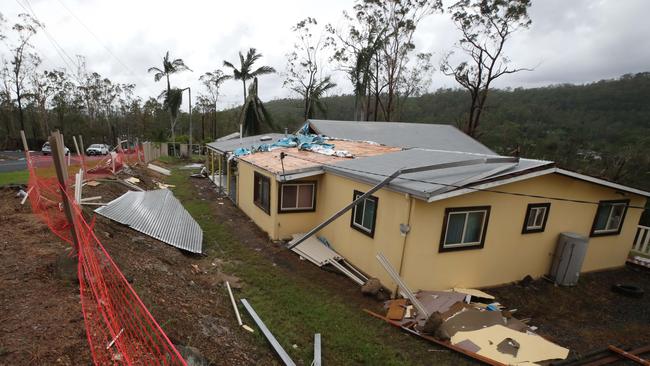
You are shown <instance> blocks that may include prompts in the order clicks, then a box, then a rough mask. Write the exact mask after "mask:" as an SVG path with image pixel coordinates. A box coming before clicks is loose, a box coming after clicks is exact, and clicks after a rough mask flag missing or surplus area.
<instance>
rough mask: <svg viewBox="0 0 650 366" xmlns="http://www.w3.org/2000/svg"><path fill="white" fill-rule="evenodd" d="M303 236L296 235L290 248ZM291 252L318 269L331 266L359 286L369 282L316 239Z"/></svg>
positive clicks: (311, 238) (306, 241)
mask: <svg viewBox="0 0 650 366" xmlns="http://www.w3.org/2000/svg"><path fill="white" fill-rule="evenodd" d="M303 235H305V234H294V235H293V239H292V240H291V241H290V242H289V244H288V246H289V247H291V246H292V245H293V243H294V242H296V241H297V240H300V239H301V238H302V237H303ZM291 250H292V251H294V252H295V253H297V254H298V255H299V256H300V257H302V258H305V259H307V260H308V261H310V262H312V263H313V264H315V265H317V266H318V267H322V266H324V265H326V264H331V265H332V266H333V267H334V268H336V269H338V270H339V271H340V272H341V273H343V274H344V275H346V276H348V277H349V278H350V279H351V280H353V281H354V282H356V283H357V284H358V285H359V286H362V285H364V284H365V283H366V282H367V281H368V278H367V277H366V276H365V275H364V274H363V273H361V272H359V271H358V270H357V269H356V268H354V267H353V266H352V265H350V264H349V263H348V262H347V261H346V260H345V258H343V257H342V256H341V255H339V254H338V253H337V252H335V251H334V250H332V249H331V248H329V247H327V246H326V245H325V244H323V243H322V242H321V241H320V240H318V239H316V238H314V237H309V238H308V239H307V240H305V241H303V242H302V243H300V244H299V245H297V246H295V247H293V248H291Z"/></svg>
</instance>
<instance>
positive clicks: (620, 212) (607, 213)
mask: <svg viewBox="0 0 650 366" xmlns="http://www.w3.org/2000/svg"><path fill="white" fill-rule="evenodd" d="M629 203H630V200H618V201H600V204H599V205H598V209H597V210H596V217H595V218H594V224H593V225H592V227H591V236H604V235H618V234H619V233H620V232H621V228H622V227H623V220H624V219H625V212H626V211H627V206H628V204H629Z"/></svg>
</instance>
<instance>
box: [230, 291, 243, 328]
mask: <svg viewBox="0 0 650 366" xmlns="http://www.w3.org/2000/svg"><path fill="white" fill-rule="evenodd" d="M226 288H227V289H228V295H229V296H230V302H231V303H232V308H233V309H234V310H235V315H236V316H237V323H239V326H240V327H241V326H243V325H244V323H243V322H242V321H241V316H240V315H239V309H238V308H237V303H236V302H235V297H234V296H233V295H232V289H231V288H230V283H229V282H228V281H226Z"/></svg>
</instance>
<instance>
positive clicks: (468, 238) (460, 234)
mask: <svg viewBox="0 0 650 366" xmlns="http://www.w3.org/2000/svg"><path fill="white" fill-rule="evenodd" d="M489 217H490V206H480V207H458V208H447V209H446V210H445V219H444V223H443V227H442V237H441V240H440V251H441V252H444V251H451V250H460V249H477V248H482V247H483V244H484V242H485V232H486V230H487V223H488V218H489Z"/></svg>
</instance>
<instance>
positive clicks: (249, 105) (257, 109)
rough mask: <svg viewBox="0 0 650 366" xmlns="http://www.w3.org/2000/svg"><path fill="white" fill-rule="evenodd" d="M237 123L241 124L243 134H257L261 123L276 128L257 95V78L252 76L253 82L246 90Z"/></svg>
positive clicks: (260, 130) (260, 129)
mask: <svg viewBox="0 0 650 366" xmlns="http://www.w3.org/2000/svg"><path fill="white" fill-rule="evenodd" d="M239 123H240V124H241V125H242V129H243V134H244V136H253V135H258V134H260V133H261V132H262V124H266V125H268V126H269V127H271V129H273V130H277V128H276V127H275V125H274V124H273V122H272V120H271V116H270V115H269V113H268V112H267V110H266V108H264V105H263V104H262V101H261V100H260V98H258V97H257V78H253V83H252V84H251V85H250V88H249V90H248V97H247V98H246V101H245V102H244V105H243V106H242V110H241V114H240V116H239Z"/></svg>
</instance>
